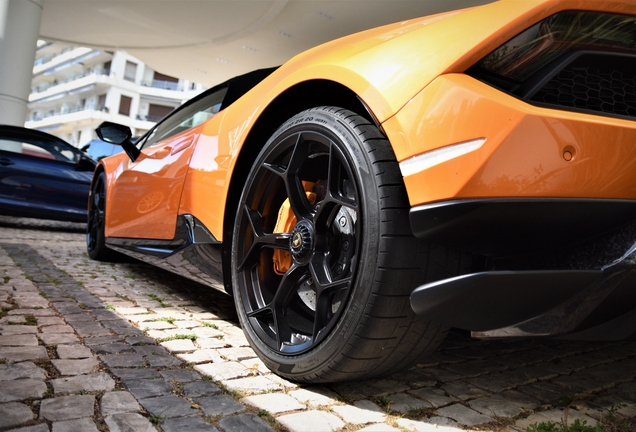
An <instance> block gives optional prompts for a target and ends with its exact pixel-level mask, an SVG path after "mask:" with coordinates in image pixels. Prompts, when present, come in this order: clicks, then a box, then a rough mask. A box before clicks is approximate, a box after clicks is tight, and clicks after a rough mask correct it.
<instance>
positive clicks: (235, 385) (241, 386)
mask: <svg viewBox="0 0 636 432" xmlns="http://www.w3.org/2000/svg"><path fill="white" fill-rule="evenodd" d="M272 378H274V377H272ZM221 383H222V384H223V385H224V386H225V388H227V389H228V390H240V391H245V392H250V393H256V392H258V393H262V392H265V391H272V390H280V389H281V386H280V384H277V383H275V382H274V381H273V380H271V379H267V378H265V377H262V376H256V377H249V378H238V379H233V380H223V381H221Z"/></svg>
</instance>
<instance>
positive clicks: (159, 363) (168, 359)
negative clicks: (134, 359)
mask: <svg viewBox="0 0 636 432" xmlns="http://www.w3.org/2000/svg"><path fill="white" fill-rule="evenodd" d="M144 358H145V359H146V360H147V361H148V364H149V365H150V367H169V366H180V365H181V364H182V363H183V362H182V361H181V360H179V359H178V358H175V357H173V356H170V355H149V356H146V357H144Z"/></svg>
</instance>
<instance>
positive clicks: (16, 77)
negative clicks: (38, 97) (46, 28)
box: [0, 0, 43, 126]
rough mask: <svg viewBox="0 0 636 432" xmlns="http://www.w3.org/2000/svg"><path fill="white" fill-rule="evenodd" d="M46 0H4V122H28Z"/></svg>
mask: <svg viewBox="0 0 636 432" xmlns="http://www.w3.org/2000/svg"><path fill="white" fill-rule="evenodd" d="M42 2H43V0H0V123H2V124H9V125H16V126H24V122H25V120H26V113H27V100H28V98H29V93H30V91H31V77H32V75H33V61H34V60H35V49H36V43H37V40H38V36H39V34H40V16H41V15H42Z"/></svg>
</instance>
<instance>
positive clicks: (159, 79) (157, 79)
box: [152, 72, 179, 90]
mask: <svg viewBox="0 0 636 432" xmlns="http://www.w3.org/2000/svg"><path fill="white" fill-rule="evenodd" d="M178 86H179V78H175V77H172V76H170V75H164V74H161V73H159V72H155V74H154V77H153V79H152V87H156V88H163V89H168V90H177V88H178Z"/></svg>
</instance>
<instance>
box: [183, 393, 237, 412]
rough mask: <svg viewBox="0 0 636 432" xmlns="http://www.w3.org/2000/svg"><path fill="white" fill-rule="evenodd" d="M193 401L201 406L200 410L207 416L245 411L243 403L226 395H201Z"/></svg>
mask: <svg viewBox="0 0 636 432" xmlns="http://www.w3.org/2000/svg"><path fill="white" fill-rule="evenodd" d="M194 401H195V402H196V403H197V404H199V405H200V406H201V410H202V411H203V413H204V414H205V415H207V416H217V415H224V416H226V415H229V414H234V413H237V412H241V411H245V407H244V406H243V405H241V404H240V403H238V402H236V401H235V400H234V399H233V398H232V397H231V396H228V395H220V396H207V397H201V398H196V399H194Z"/></svg>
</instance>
